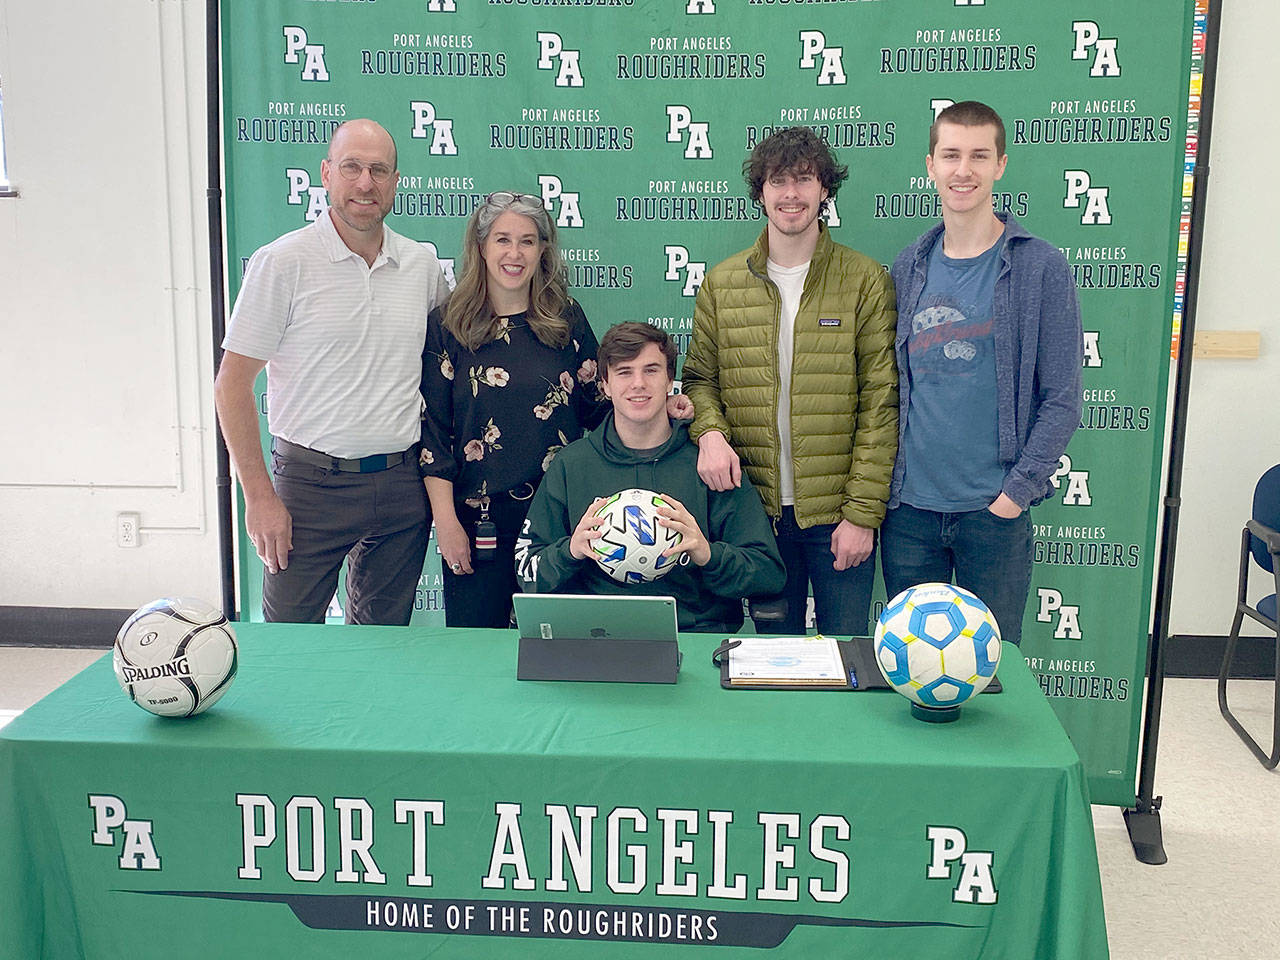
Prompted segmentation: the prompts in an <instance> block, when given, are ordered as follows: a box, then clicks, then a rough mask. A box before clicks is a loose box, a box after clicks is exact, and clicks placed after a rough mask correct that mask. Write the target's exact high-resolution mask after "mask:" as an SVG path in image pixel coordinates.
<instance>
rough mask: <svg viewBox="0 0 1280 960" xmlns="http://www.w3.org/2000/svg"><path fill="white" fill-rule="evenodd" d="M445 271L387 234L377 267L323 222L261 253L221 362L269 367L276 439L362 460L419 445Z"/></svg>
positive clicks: (252, 262)
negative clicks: (433, 317)
mask: <svg viewBox="0 0 1280 960" xmlns="http://www.w3.org/2000/svg"><path fill="white" fill-rule="evenodd" d="M448 295H449V287H448V284H447V282H446V281H445V278H444V273H443V271H442V270H441V269H440V264H439V262H438V261H437V260H436V258H435V257H434V256H432V255H431V254H430V253H429V252H428V251H427V250H426V249H425V248H424V247H423V246H422V245H421V244H418V243H415V242H413V241H412V240H409V239H407V238H405V237H402V236H400V235H399V234H398V233H396V232H395V231H393V230H391V229H390V228H389V227H387V226H385V225H384V226H383V237H382V250H381V252H380V253H379V254H378V258H377V260H375V261H374V263H373V266H372V267H370V266H369V265H368V264H366V263H365V262H364V258H363V257H361V256H360V255H359V254H357V253H354V252H353V251H352V250H351V249H350V248H348V247H347V245H346V244H345V243H343V242H342V238H341V237H340V236H338V231H337V230H336V229H335V228H334V226H333V221H332V220H331V218H330V215H329V214H328V213H327V212H326V213H325V214H322V215H321V216H320V217H318V218H317V219H316V221H315V222H314V223H312V224H310V225H309V226H306V227H303V228H302V229H301V230H295V231H293V232H292V233H286V234H285V235H284V236H282V237H280V238H279V239H278V240H275V241H273V242H272V243H269V244H267V245H266V246H265V247H262V248H261V249H259V250H258V251H257V252H256V253H255V254H254V255H253V256H252V257H251V258H250V259H249V266H248V269H247V270H246V271H245V277H244V285H243V286H242V287H241V289H240V295H239V297H238V298H237V299H236V305H235V309H234V310H233V311H232V314H231V323H230V325H229V326H228V327H227V335H226V338H225V339H224V340H223V341H222V347H223V349H224V350H230V351H232V352H234V353H239V354H243V355H244V356H247V357H255V358H256V359H259V360H265V361H266V362H267V427H268V429H269V430H270V431H271V433H272V435H274V436H277V437H280V438H281V439H283V440H288V441H290V442H291V443H297V444H301V445H302V446H304V447H311V448H312V449H314V450H321V451H323V452H325V453H327V454H330V455H331V456H335V457H344V458H356V457H366V456H369V455H370V454H375V453H394V452H395V451H398V450H405V449H407V448H408V447H409V446H410V445H411V444H413V443H414V442H415V441H416V440H417V439H418V437H419V432H420V430H421V423H420V412H421V409H422V396H421V393H420V391H419V384H420V383H421V380H422V345H423V341H424V339H425V337H426V329H427V314H428V313H430V312H431V310H432V309H433V308H434V307H435V306H437V305H438V304H440V303H442V302H444V300H445V299H447V298H448Z"/></svg>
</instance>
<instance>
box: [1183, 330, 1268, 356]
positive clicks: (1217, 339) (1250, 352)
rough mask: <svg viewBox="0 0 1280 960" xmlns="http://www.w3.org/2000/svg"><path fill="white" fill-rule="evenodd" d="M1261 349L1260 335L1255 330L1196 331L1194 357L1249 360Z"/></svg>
mask: <svg viewBox="0 0 1280 960" xmlns="http://www.w3.org/2000/svg"><path fill="white" fill-rule="evenodd" d="M1261 348H1262V334H1261V332H1259V331H1257V330H1197V331H1196V348H1195V353H1194V356H1195V357H1196V358H1197V359H1199V358H1201V357H1218V358H1228V359H1236V360H1249V359H1254V358H1256V357H1257V356H1258V354H1259V352H1260V351H1261Z"/></svg>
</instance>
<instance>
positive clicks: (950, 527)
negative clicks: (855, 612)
mask: <svg viewBox="0 0 1280 960" xmlns="http://www.w3.org/2000/svg"><path fill="white" fill-rule="evenodd" d="M880 565H881V569H882V570H883V571H884V585H885V590H886V591H887V593H888V597H889V599H890V600H892V599H893V598H894V597H896V596H897V595H898V594H899V593H901V592H902V591H903V590H906V589H907V588H908V587H913V586H915V585H916V584H917V583H951V582H952V576H953V575H954V578H955V583H956V586H959V587H964V588H965V589H966V590H968V591H970V592H972V593H975V594H977V595H978V597H980V598H981V599H982V601H983V602H984V603H986V605H987V607H988V608H989V609H990V610H991V612H992V613H993V614H994V615H995V618H996V623H997V624H998V625H999V626H1000V636H1001V638H1002V639H1005V640H1008V641H1010V642H1011V643H1019V642H1020V641H1021V640H1022V614H1023V610H1024V609H1025V608H1026V605H1027V590H1028V589H1029V588H1030V586H1031V512H1030V511H1029V510H1023V511H1022V513H1020V514H1019V515H1018V516H1016V517H1014V518H1013V519H1012V520H1006V519H1004V518H1003V517H997V516H996V515H995V514H994V513H992V512H991V511H990V510H987V509H986V508H983V509H982V510H972V511H969V512H968V513H937V512H935V511H933V510H919V509H917V508H915V507H912V506H909V505H907V504H905V503H904V504H902V505H901V506H898V507H895V508H894V509H892V510H890V511H889V512H888V513H887V514H886V515H885V518H884V523H883V524H882V525H881V527H880Z"/></svg>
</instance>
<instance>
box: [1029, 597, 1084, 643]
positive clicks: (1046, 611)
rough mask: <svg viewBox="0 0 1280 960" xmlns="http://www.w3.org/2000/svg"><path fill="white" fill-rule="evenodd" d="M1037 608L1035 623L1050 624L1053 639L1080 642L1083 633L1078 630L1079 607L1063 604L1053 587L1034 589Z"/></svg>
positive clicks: (1061, 598)
mask: <svg viewBox="0 0 1280 960" xmlns="http://www.w3.org/2000/svg"><path fill="white" fill-rule="evenodd" d="M1036 597H1037V599H1038V601H1039V607H1038V609H1037V610H1036V623H1052V624H1053V639H1055V640H1080V639H1082V638H1083V637H1084V633H1083V632H1082V631H1081V630H1080V607H1079V605H1078V604H1074V603H1065V602H1064V601H1063V596H1062V593H1061V591H1059V590H1055V589H1053V587H1039V588H1037V589H1036Z"/></svg>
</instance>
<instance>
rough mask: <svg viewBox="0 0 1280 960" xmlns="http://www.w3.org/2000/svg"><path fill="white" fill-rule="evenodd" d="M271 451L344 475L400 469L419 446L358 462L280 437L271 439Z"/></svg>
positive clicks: (376, 455) (377, 455)
mask: <svg viewBox="0 0 1280 960" xmlns="http://www.w3.org/2000/svg"><path fill="white" fill-rule="evenodd" d="M271 449H272V450H274V451H275V452H276V453H278V454H280V456H282V457H284V458H285V459H286V460H297V461H299V462H301V463H309V464H311V465H312V466H315V467H324V468H326V469H328V470H338V471H340V472H342V473H380V472H382V471H383V470H390V469H391V468H392V467H398V466H399V465H400V464H402V463H404V462H405V461H406V460H408V459H410V458H411V457H412V456H413V453H414V451H415V450H417V444H414V445H413V446H412V447H410V448H409V449H408V450H401V451H400V452H399V453H375V454H373V455H372V456H368V457H360V458H359V459H358V460H345V459H343V458H342V457H331V456H329V454H327V453H321V452H320V451H319V450H312V449H311V448H310V447H303V446H299V445H298V444H296V443H290V442H289V441H288V440H281V439H280V438H279V437H272V438H271Z"/></svg>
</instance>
